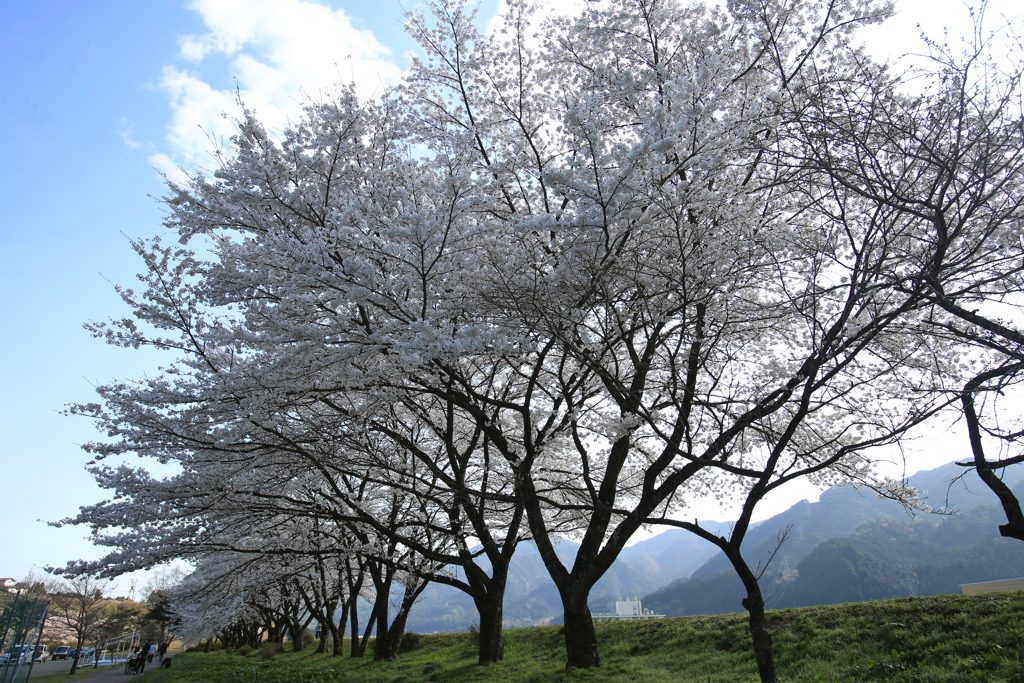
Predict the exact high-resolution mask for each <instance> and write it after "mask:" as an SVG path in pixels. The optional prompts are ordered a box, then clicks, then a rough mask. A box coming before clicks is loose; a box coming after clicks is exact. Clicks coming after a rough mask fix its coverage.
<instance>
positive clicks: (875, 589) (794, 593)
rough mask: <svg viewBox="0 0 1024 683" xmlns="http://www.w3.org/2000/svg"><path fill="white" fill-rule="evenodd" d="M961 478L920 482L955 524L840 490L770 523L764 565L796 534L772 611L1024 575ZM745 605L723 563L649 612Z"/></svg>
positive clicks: (777, 564) (983, 496) (944, 471)
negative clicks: (952, 482) (953, 481)
mask: <svg viewBox="0 0 1024 683" xmlns="http://www.w3.org/2000/svg"><path fill="white" fill-rule="evenodd" d="M959 473H960V472H959V471H958V469H957V468H956V467H955V466H952V465H947V466H945V467H942V468H939V469H937V470H932V471H930V472H924V473H921V474H920V475H918V476H917V477H914V478H913V480H914V483H915V484H916V485H917V486H919V487H920V488H921V489H922V490H927V491H929V494H928V499H929V500H930V502H931V504H932V505H933V507H940V506H944V505H947V504H948V506H949V507H950V508H951V509H952V510H954V511H956V512H955V514H950V515H935V514H930V515H919V516H918V518H917V519H913V518H911V517H909V516H908V515H906V514H905V513H904V512H902V510H901V509H900V508H899V506H895V505H893V504H892V503H890V502H888V501H883V500H878V499H877V498H874V499H868V498H863V499H858V496H859V494H858V493H857V492H854V491H850V490H844V489H833V490H830V491H827V492H826V493H824V494H823V495H822V497H821V500H820V502H818V503H813V504H811V503H806V502H802V503H800V504H798V505H795V506H793V507H792V508H790V509H789V510H787V511H786V512H784V513H782V514H780V515H778V516H776V517H774V518H772V519H770V520H768V521H766V522H765V523H763V524H762V525H761V526H760V527H759V528H758V529H757V530H756V531H757V533H756V535H755V533H752V534H751V540H752V541H753V542H754V543H752V546H753V549H752V550H751V551H750V552H751V556H752V557H755V558H763V557H767V556H768V554H769V553H770V551H771V550H772V548H774V546H775V545H776V544H777V542H778V541H777V539H778V537H779V533H781V532H782V531H784V530H786V529H787V528H788V529H789V533H788V536H787V537H786V540H785V542H784V543H783V545H782V547H781V548H780V549H779V551H778V553H777V554H776V556H775V559H774V560H773V561H772V563H771V564H770V565H769V568H768V570H767V571H766V572H765V575H764V579H763V580H762V581H763V584H764V585H765V586H766V591H765V592H766V594H767V595H768V596H769V605H770V607H773V608H782V607H801V606H809V605H821V604H836V603H841V602H854V601H864V600H876V599H882V598H894V597H908V596H923V595H936V594H939V593H957V592H959V591H960V585H961V584H964V583H973V582H977V581H987V580H995V579H1002V578H1012V577H1016V576H1020V575H1022V574H1024V544H1022V543H1021V542H1020V541H1017V540H1014V539H1004V538H1001V537H1000V536H999V531H998V525H999V524H1000V523H1003V522H1004V521H1005V516H1004V515H1003V512H1002V509H1001V508H1000V507H998V506H997V505H995V504H993V501H992V500H990V499H991V496H990V495H989V494H988V491H987V489H985V488H984V487H983V486H982V485H981V484H980V482H975V481H973V480H972V479H966V481H965V482H957V483H956V484H955V485H953V486H952V487H950V486H949V483H948V482H949V480H950V479H951V478H952V476H954V475H956V474H959ZM1021 486H1022V484H1021V483H1020V482H1017V483H1016V487H1017V490H1018V491H1019V490H1020V488H1021ZM869 501H870V502H869ZM978 502H984V503H985V504H980V505H979V504H977V503H978ZM972 503H975V505H971V504H972ZM872 508H873V509H875V510H876V515H875V517H874V519H870V517H869V514H868V513H869V510H870V509H872ZM866 517H867V519H866ZM851 524H856V528H855V529H853V530H852V532H851V531H850V530H848V528H847V527H849V526H850V525H851ZM837 532H838V533H837ZM742 595H743V594H742V587H741V586H740V584H739V581H738V579H736V578H735V576H734V574H733V573H732V572H731V571H730V570H729V568H728V567H727V566H726V563H725V562H724V561H723V558H721V557H715V558H713V559H712V560H710V561H709V562H707V563H706V564H705V565H704V566H702V567H701V568H700V569H698V570H697V571H696V572H694V573H693V575H692V577H690V578H681V579H679V580H677V581H676V582H675V583H673V584H672V585H670V586H668V587H666V588H664V589H662V590H659V591H656V592H654V593H652V594H650V595H648V596H646V597H645V598H644V605H645V606H646V607H649V608H651V609H654V610H656V611H658V612H662V613H664V614H668V615H669V616H683V615H690V614H721V613H727V612H736V611H740V610H741V609H742V606H741V605H740V600H741V599H742Z"/></svg>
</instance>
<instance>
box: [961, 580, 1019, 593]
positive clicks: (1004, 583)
mask: <svg viewBox="0 0 1024 683" xmlns="http://www.w3.org/2000/svg"><path fill="white" fill-rule="evenodd" d="M960 590H961V591H963V594H964V595H980V594H982V593H1009V592H1010V591H1024V577H1021V578H1019V579H1002V580H1000V581H981V582H979V583H964V584H960Z"/></svg>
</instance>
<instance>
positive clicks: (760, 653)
mask: <svg viewBox="0 0 1024 683" xmlns="http://www.w3.org/2000/svg"><path fill="white" fill-rule="evenodd" d="M743 607H745V608H746V610H747V613H748V614H749V615H750V621H749V623H750V638H751V639H752V640H753V641H754V659H755V660H757V673H758V674H759V675H760V676H761V683H778V680H779V679H778V676H777V675H776V673H775V651H774V649H773V647H772V635H771V633H769V632H768V620H767V618H766V617H765V612H764V598H763V597H762V595H761V589H760V588H757V587H756V586H755V589H754V591H749V590H748V591H747V597H746V598H744V600H743Z"/></svg>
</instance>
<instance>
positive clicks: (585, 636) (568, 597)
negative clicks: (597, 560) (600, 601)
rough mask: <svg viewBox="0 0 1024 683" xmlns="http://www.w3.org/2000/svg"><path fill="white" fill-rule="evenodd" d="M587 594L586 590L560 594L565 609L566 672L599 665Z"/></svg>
mask: <svg viewBox="0 0 1024 683" xmlns="http://www.w3.org/2000/svg"><path fill="white" fill-rule="evenodd" d="M588 595H589V592H587V591H583V592H582V593H580V592H575V591H574V592H571V593H568V594H563V596H562V607H563V608H564V609H565V654H566V661H565V670H566V672H569V671H572V670H573V669H590V668H593V667H595V666H601V654H600V653H599V652H598V649H597V632H596V631H595V630H594V619H593V618H592V617H591V616H590V607H589V606H588V605H587V597H588Z"/></svg>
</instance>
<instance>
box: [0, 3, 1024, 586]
mask: <svg viewBox="0 0 1024 683" xmlns="http://www.w3.org/2000/svg"><path fill="white" fill-rule="evenodd" d="M1012 5H1013V3H1011V2H1008V1H1005V2H1001V3H999V4H998V5H997V6H996V7H994V8H993V10H990V16H992V17H993V18H996V14H998V10H999V9H1002V10H1003V11H1006V12H1009V11H1013V12H1019V10H1012V9H1010V8H1011V7H1012ZM418 6H419V2H418V0H410V1H409V2H405V3H404V7H405V8H406V9H416V8H417V7H418ZM496 7H497V1H496V0H487V2H485V3H484V4H483V6H482V8H481V15H482V17H483V18H484V19H486V18H487V17H489V16H491V15H493V13H494V11H495V10H496ZM897 9H898V10H900V11H901V16H900V17H899V18H898V19H897V20H896V21H895V22H893V23H892V24H891V25H890V26H889V27H888V28H887V29H886V30H884V31H874V32H873V33H872V34H871V35H870V36H866V39H869V40H870V41H871V43H870V44H871V46H872V48H873V50H874V51H875V52H876V53H880V54H885V53H890V52H891V53H900V52H903V51H905V50H910V49H913V47H914V44H915V41H916V36H917V31H916V29H915V28H914V26H915V24H916V23H917V22H918V21H923V22H925V23H926V24H927V30H928V31H929V32H930V33H931V34H933V35H936V34H937V32H939V31H941V30H942V28H943V27H944V26H945V27H948V28H949V30H950V32H951V33H953V34H956V33H958V32H959V31H960V30H962V29H963V28H964V27H966V26H968V22H967V20H966V17H967V14H966V12H965V10H964V9H963V6H962V4H961V3H959V2H957V1H956V0H942V2H923V1H920V2H919V1H917V0H913V1H911V0H907V1H905V2H897ZM402 14H403V6H402V5H400V4H399V3H398V2H397V0H376V1H375V2H353V1H351V0H346V1H344V2H339V1H336V0H332V1H328V0H323V1H322V2H314V1H313V0H195V1H194V2H175V1H172V0H154V1H153V2H137V1H133V2H127V1H122V0H97V1H96V2H89V3H83V2H72V1H70V0H65V1H56V0H35V1H34V2H25V1H24V0H0V50H2V51H3V52H2V55H0V93H3V94H2V96H0V238H2V239H0V320H3V321H4V325H3V329H2V333H0V389H2V392H0V521H2V527H0V529H2V531H0V534H2V536H3V539H4V543H3V551H2V553H0V577H7V576H11V577H14V578H17V579H20V578H22V577H23V576H24V575H25V574H26V573H27V572H28V571H29V570H30V569H31V568H32V567H36V566H45V565H63V564H64V563H65V562H66V561H68V560H72V559H77V558H90V559H91V558H95V557H98V556H99V554H100V552H101V551H100V550H99V549H97V548H95V547H93V546H92V545H91V544H90V543H89V542H88V540H87V539H85V538H84V537H85V536H87V530H86V529H82V528H75V527H70V528H68V527H66V528H62V529H55V528H51V527H48V526H47V525H46V524H45V523H43V522H40V521H38V520H44V521H53V520H58V519H61V518H63V517H67V516H71V515H74V514H76V512H77V510H78V507H79V506H80V505H87V504H90V503H94V502H97V501H99V500H101V499H102V498H103V497H104V495H103V493H104V492H103V491H101V490H100V489H99V488H97V487H96V485H95V484H94V483H93V482H92V480H91V478H90V477H89V476H88V475H87V474H86V473H85V472H84V471H83V468H82V465H83V464H84V463H85V462H86V461H87V460H88V457H87V455H86V454H85V453H83V452H82V451H81V450H80V449H79V446H78V444H80V443H83V442H86V441H89V440H91V439H95V438H97V437H98V436H100V435H98V434H97V433H96V432H95V431H94V430H93V428H92V426H91V425H90V424H89V423H88V422H86V421H85V420H83V419H81V418H70V417H65V416H63V415H61V414H60V411H61V410H62V409H63V406H64V405H65V404H67V403H70V402H86V401H91V400H93V399H94V394H93V389H92V387H93V386H94V385H95V384H99V383H103V382H106V381H108V380H110V379H112V378H118V377H138V376H141V375H142V374H143V373H144V372H145V371H146V370H147V369H148V370H149V371H150V372H152V371H153V370H154V369H155V367H156V365H158V364H159V362H160V359H159V358H158V357H156V356H154V355H153V354H151V353H149V354H147V353H145V352H134V353H133V352H129V351H124V350H121V349H113V348H108V347H106V346H105V345H104V344H103V343H102V342H100V341H98V340H94V339H92V338H91V337H90V335H89V334H88V333H87V332H86V331H85V330H83V329H82V323H83V322H85V321H87V320H103V319H106V318H108V317H112V316H118V315H123V314H124V313H125V310H124V307H123V306H122V304H121V302H120V300H119V298H118V297H117V295H116V294H115V293H114V291H113V286H112V284H111V283H120V284H125V285H128V286H131V285H132V283H133V282H134V274H135V273H136V272H137V270H138V267H139V263H138V262H137V260H136V258H135V255H134V253H133V252H132V251H131V249H130V247H129V245H128V238H131V237H142V236H151V235H154V234H160V233H162V232H163V227H162V225H161V220H162V215H163V212H162V209H161V207H160V205H159V203H158V202H157V201H156V200H155V199H154V197H159V196H160V195H161V194H162V193H163V185H162V180H161V177H160V172H167V173H172V174H173V173H175V172H176V169H177V167H178V166H184V167H186V168H188V169H195V168H198V167H203V166H205V165H207V164H208V157H207V156H206V154H205V153H206V151H208V150H209V148H210V141H209V138H208V136H207V134H212V135H213V136H214V137H215V138H216V137H217V136H223V135H227V134H229V133H230V128H229V127H228V126H227V121H225V119H224V118H222V117H221V116H220V114H221V113H222V112H224V111H225V110H231V108H232V107H233V106H234V102H233V100H234V93H235V91H236V89H237V90H238V91H239V92H240V93H241V94H242V95H243V97H244V99H245V100H246V101H247V103H249V104H251V105H252V106H255V108H256V109H257V110H258V111H259V113H260V115H261V116H262V117H263V118H264V119H265V120H267V121H269V122H270V123H271V124H272V125H282V124H283V123H284V122H285V121H286V119H287V116H288V115H289V113H294V112H295V111H297V105H296V101H297V100H298V99H299V98H300V97H301V93H302V92H303V91H305V92H308V93H310V94H316V93H317V92H319V91H320V90H321V89H323V88H327V87H329V86H330V85H331V84H332V83H333V82H335V81H337V80H338V76H339V75H340V76H341V80H343V81H348V80H349V79H350V78H351V77H353V76H354V78H355V81H356V83H357V86H358V88H359V90H360V92H361V93H362V94H363V95H364V96H370V95H371V94H372V93H373V91H374V90H376V89H378V88H379V87H380V86H381V84H390V83H393V82H395V80H396V79H397V78H399V77H400V73H401V70H402V69H403V68H405V66H406V65H407V57H406V53H407V51H408V50H410V49H412V43H411V41H410V40H409V39H408V38H407V37H405V35H404V33H403V32H402V28H401V21H402ZM1016 16H1019V15H1016ZM1011 18H1014V21H1015V22H1016V24H1017V25H1018V26H1019V25H1020V22H1019V21H1018V20H1017V19H1016V18H1015V17H1011ZM350 55H351V56H350ZM204 131H205V132H204ZM953 457H959V454H958V453H955V452H953V453H951V454H950V455H949V457H945V458H939V459H935V458H934V457H933V458H932V459H931V460H930V461H925V460H923V459H920V458H919V459H918V460H914V461H912V465H911V468H910V471H915V470H916V469H920V468H921V467H923V466H925V465H927V466H928V467H931V466H935V465H938V464H940V463H942V462H946V461H948V460H950V459H952V458H953ZM157 471H158V470H157ZM805 495H807V493H806V492H799V493H794V495H793V496H792V497H791V498H790V499H788V500H786V501H780V502H779V503H778V506H781V507H786V506H787V505H788V504H789V503H792V502H795V501H796V500H798V499H799V498H802V497H804V496H805ZM776 511H777V510H776ZM144 580H145V579H144V578H143V579H142V582H144ZM121 586H122V590H125V589H126V586H127V582H122V584H121Z"/></svg>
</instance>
